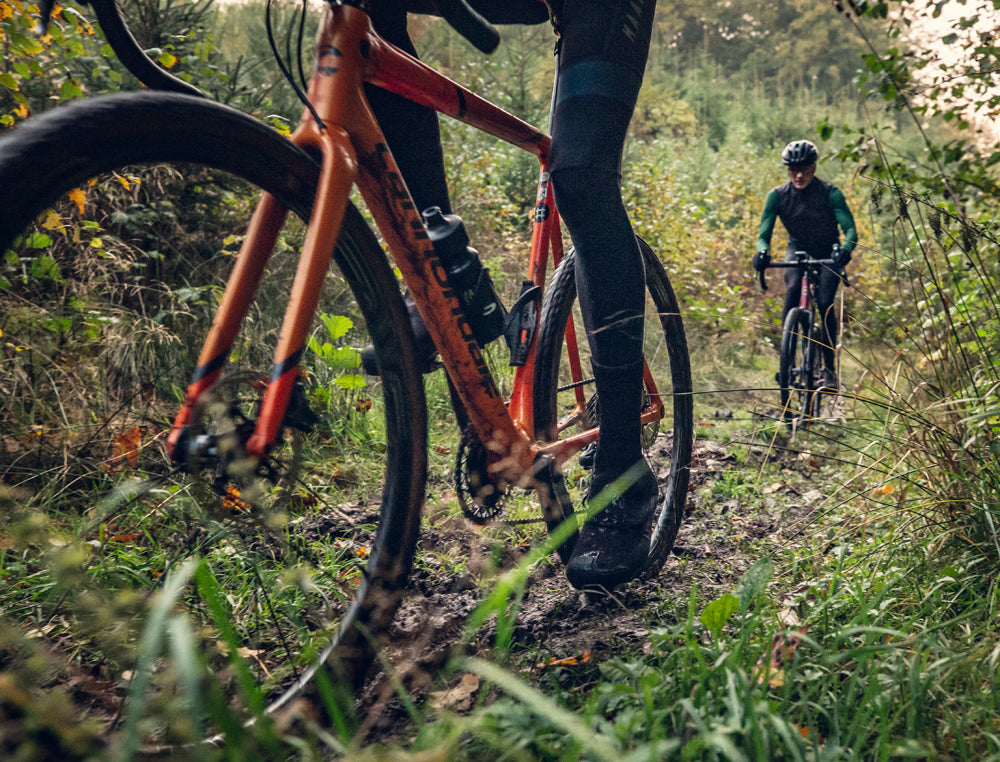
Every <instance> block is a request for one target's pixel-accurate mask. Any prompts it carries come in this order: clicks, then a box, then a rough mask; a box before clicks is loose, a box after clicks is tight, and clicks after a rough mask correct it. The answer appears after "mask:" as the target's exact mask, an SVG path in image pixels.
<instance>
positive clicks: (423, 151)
mask: <svg viewBox="0 0 1000 762" xmlns="http://www.w3.org/2000/svg"><path fill="white" fill-rule="evenodd" d="M370 16H371V19H372V25H373V27H374V28H375V31H376V32H378V33H379V34H380V35H381V36H382V37H384V38H385V39H386V41H387V42H390V43H392V44H393V45H395V46H396V47H398V48H400V49H401V50H403V51H405V52H406V53H409V54H410V55H412V56H413V57H415V58H416V57H418V56H417V51H416V48H414V46H413V41H412V40H411V39H410V35H409V33H408V32H407V29H406V7H405V5H404V4H403V3H402V2H399V0H385V1H384V2H378V3H372V4H371V6H370ZM365 95H366V96H367V97H368V102H369V104H370V105H371V107H372V111H373V112H374V113H375V118H376V119H377V120H378V123H379V126H380V127H381V128H382V133H383V134H384V135H385V139H386V142H387V143H388V144H389V150H391V151H392V155H393V158H394V159H395V160H396V164H397V165H399V171H400V173H401V174H402V175H403V180H404V181H405V182H406V186H407V187H408V188H409V189H410V195H411V196H413V201H414V203H415V204H416V205H417V209H418V210H420V211H423V210H424V209H426V208H427V207H429V206H439V207H441V209H442V211H444V212H445V214H450V213H451V202H450V200H449V198H448V184H447V181H446V178H445V172H444V154H443V152H442V149H441V130H440V126H439V124H438V116H437V112H435V111H434V110H433V109H430V108H427V107H426V106H421V105H420V104H417V103H414V102H413V101H410V100H407V99H406V98H403V97H402V96H399V95H396V94H395V93H390V92H388V91H386V90H383V89H382V88H380V87H375V86H374V85H365Z"/></svg>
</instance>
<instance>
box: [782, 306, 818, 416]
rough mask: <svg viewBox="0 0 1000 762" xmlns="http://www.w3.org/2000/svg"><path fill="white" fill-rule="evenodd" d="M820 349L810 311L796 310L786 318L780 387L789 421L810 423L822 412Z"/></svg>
mask: <svg viewBox="0 0 1000 762" xmlns="http://www.w3.org/2000/svg"><path fill="white" fill-rule="evenodd" d="M818 362H819V347H818V346H817V344H816V342H815V341H813V340H812V319H811V315H810V313H809V311H808V310H804V309H802V308H801V307H794V308H793V309H791V310H789V311H788V314H787V315H786V316H785V323H784V326H783V328H782V332H781V357H780V360H779V365H778V388H779V390H780V393H781V411H782V416H783V418H784V419H785V420H786V421H791V420H795V419H796V418H798V419H800V420H803V421H805V420H808V419H810V418H812V417H815V416H816V415H817V414H818V412H819V403H820V395H819V393H818V392H817V391H816V378H815V376H816V370H817V367H818V365H817V363H818Z"/></svg>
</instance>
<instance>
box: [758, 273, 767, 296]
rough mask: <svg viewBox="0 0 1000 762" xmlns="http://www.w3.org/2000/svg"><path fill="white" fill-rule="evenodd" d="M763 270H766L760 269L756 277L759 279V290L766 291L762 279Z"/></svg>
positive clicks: (765, 285)
mask: <svg viewBox="0 0 1000 762" xmlns="http://www.w3.org/2000/svg"><path fill="white" fill-rule="evenodd" d="M765 272H767V271H766V270H760V271H759V272H758V273H757V277H758V278H759V279H760V290H761V291H767V283H766V282H765V280H764V273H765Z"/></svg>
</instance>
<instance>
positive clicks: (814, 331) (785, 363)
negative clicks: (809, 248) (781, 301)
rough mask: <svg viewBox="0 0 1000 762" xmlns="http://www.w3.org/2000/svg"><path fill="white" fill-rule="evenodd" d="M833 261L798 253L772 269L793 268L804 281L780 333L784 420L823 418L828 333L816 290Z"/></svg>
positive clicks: (761, 278) (765, 287) (763, 284)
mask: <svg viewBox="0 0 1000 762" xmlns="http://www.w3.org/2000/svg"><path fill="white" fill-rule="evenodd" d="M833 266H834V260H833V259H813V258H811V257H810V256H809V254H808V253H806V252H804V251H796V252H795V253H794V255H793V259H792V260H791V261H784V262H771V263H769V264H768V266H767V267H769V268H772V267H773V268H781V269H787V268H794V269H795V270H796V277H798V278H799V279H800V281H801V284H802V286H801V296H800V297H799V304H798V306H796V307H793V308H792V309H790V310H789V311H788V314H787V315H785V320H784V324H783V325H782V329H781V355H780V360H779V365H778V374H777V376H776V379H777V381H778V387H779V389H780V392H781V412H782V416H783V417H784V419H785V420H798V421H803V422H804V421H808V420H809V419H810V418H817V417H819V415H820V408H821V403H822V395H821V390H822V389H823V388H824V382H823V359H822V355H821V351H822V348H823V344H824V342H825V340H826V339H825V336H826V333H825V331H824V328H823V316H822V315H821V314H820V313H819V309H818V308H817V307H816V289H817V288H818V287H819V277H820V273H821V272H822V270H823V269H824V268H832V267H833ZM765 272H766V269H765V270H761V271H760V276H759V277H760V285H761V288H762V289H763V290H765V291H766V290H767V283H766V281H765V278H764V273H765Z"/></svg>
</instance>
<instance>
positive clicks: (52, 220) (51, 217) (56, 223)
mask: <svg viewBox="0 0 1000 762" xmlns="http://www.w3.org/2000/svg"><path fill="white" fill-rule="evenodd" d="M42 227H43V228H45V229H46V230H55V229H56V228H61V227H62V217H60V216H59V215H58V214H56V213H55V212H54V211H51V210H50V211H49V214H48V216H47V217H46V218H45V221H44V222H43V223H42Z"/></svg>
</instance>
